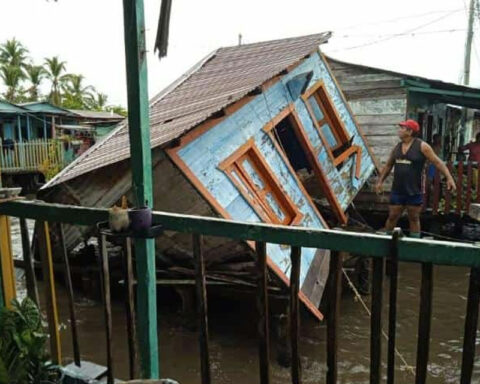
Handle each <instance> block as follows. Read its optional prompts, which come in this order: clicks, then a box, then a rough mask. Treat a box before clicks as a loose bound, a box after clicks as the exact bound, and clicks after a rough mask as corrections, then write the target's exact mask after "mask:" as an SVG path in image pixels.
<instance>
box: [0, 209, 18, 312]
mask: <svg viewBox="0 0 480 384" xmlns="http://www.w3.org/2000/svg"><path fill="white" fill-rule="evenodd" d="M10 236H11V235H10V219H9V218H8V217H7V216H2V215H0V267H1V279H0V283H1V285H2V287H1V293H3V303H4V304H5V305H6V307H7V308H10V306H11V301H12V300H13V299H15V298H16V290H15V271H14V268H13V255H12V243H11V237H10Z"/></svg>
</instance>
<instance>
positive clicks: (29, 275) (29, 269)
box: [20, 218, 40, 306]
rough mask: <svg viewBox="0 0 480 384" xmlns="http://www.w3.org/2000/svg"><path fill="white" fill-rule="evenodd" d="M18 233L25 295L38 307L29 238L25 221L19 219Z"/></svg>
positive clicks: (38, 298) (38, 300)
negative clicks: (25, 285) (23, 267)
mask: <svg viewBox="0 0 480 384" xmlns="http://www.w3.org/2000/svg"><path fill="white" fill-rule="evenodd" d="M20 233H21V236H22V251H23V261H24V265H25V279H26V282H27V295H28V297H30V299H32V300H33V301H34V302H35V304H37V306H39V305H40V297H39V295H38V286H37V279H36V278H35V269H34V266H33V253H32V249H31V246H30V237H29V235H28V227H27V220H25V219H24V218H20Z"/></svg>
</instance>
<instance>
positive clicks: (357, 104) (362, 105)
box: [349, 97, 407, 115]
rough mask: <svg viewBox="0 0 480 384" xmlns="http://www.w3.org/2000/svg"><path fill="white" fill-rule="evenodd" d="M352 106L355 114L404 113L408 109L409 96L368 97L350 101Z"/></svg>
mask: <svg viewBox="0 0 480 384" xmlns="http://www.w3.org/2000/svg"><path fill="white" fill-rule="evenodd" d="M349 104H350V107H351V108H352V111H353V113H354V114H355V115H374V114H377V115H382V114H403V115H405V111H406V110H407V98H406V97H400V98H398V99H374V98H373V99H367V100H357V101H350V102H349Z"/></svg>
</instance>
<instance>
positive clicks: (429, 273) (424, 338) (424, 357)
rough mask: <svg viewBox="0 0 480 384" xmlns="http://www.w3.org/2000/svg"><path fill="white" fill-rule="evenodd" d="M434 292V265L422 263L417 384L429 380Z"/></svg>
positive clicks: (422, 383) (423, 383)
mask: <svg viewBox="0 0 480 384" xmlns="http://www.w3.org/2000/svg"><path fill="white" fill-rule="evenodd" d="M432 293H433V265H432V264H431V263H422V282H421V287H420V309H419V313H420V316H419V319H418V340H417V367H416V373H415V384H425V382H426V380H427V368H428V354H429V350H430V328H431V322H432Z"/></svg>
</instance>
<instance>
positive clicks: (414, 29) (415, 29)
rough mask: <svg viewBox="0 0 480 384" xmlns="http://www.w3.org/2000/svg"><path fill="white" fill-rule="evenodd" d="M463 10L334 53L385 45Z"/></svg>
mask: <svg viewBox="0 0 480 384" xmlns="http://www.w3.org/2000/svg"><path fill="white" fill-rule="evenodd" d="M461 10H462V9H459V10H455V11H451V12H449V13H447V14H446V15H442V16H440V17H437V18H436V19H434V20H431V21H429V22H428V23H424V24H421V25H418V26H416V27H414V28H411V29H408V30H406V31H404V32H401V33H397V34H395V35H393V36H389V37H385V38H383V39H379V40H374V41H370V42H368V43H365V44H359V45H354V46H350V47H346V48H341V49H336V50H334V51H332V52H337V51H347V50H351V49H357V48H363V47H367V46H370V45H375V44H379V43H383V42H385V41H388V40H391V39H394V38H395V37H398V36H404V35H408V34H411V33H412V32H415V31H417V30H419V29H422V28H424V27H427V26H429V25H432V24H434V23H437V22H439V21H440V20H443V19H446V18H447V17H449V16H451V15H453V14H454V13H457V12H459V11H461Z"/></svg>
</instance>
